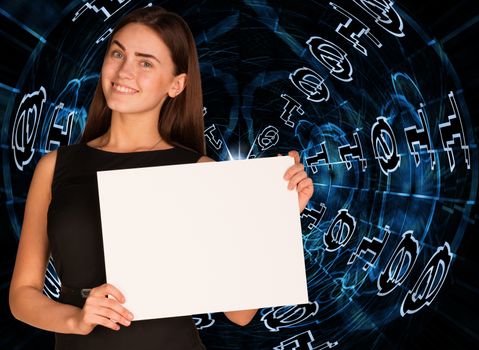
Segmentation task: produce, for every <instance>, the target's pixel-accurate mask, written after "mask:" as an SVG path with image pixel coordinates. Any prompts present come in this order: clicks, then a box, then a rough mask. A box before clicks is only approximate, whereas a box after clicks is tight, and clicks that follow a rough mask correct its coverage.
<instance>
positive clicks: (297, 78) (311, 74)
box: [289, 67, 329, 102]
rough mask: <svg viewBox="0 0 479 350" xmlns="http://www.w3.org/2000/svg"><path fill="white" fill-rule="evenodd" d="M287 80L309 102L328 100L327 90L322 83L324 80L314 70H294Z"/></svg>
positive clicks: (304, 68)
mask: <svg viewBox="0 0 479 350" xmlns="http://www.w3.org/2000/svg"><path fill="white" fill-rule="evenodd" d="M289 80H291V82H292V83H293V84H294V86H296V87H297V88H298V89H299V90H300V91H301V92H302V93H304V94H305V95H306V97H307V99H308V100H309V101H312V102H323V101H327V100H329V89H328V87H327V86H326V84H325V83H324V78H323V77H322V76H320V75H319V74H318V73H316V72H315V71H314V70H312V69H309V68H306V67H303V68H299V69H296V70H295V71H294V72H293V73H291V74H290V75H289Z"/></svg>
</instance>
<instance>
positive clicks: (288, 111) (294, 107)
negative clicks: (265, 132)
mask: <svg viewBox="0 0 479 350" xmlns="http://www.w3.org/2000/svg"><path fill="white" fill-rule="evenodd" d="M281 97H282V98H284V99H285V100H286V101H287V102H286V104H285V105H284V107H283V113H281V115H280V116H279V117H280V119H281V120H283V121H284V123H285V124H286V125H287V126H289V127H290V128H293V127H294V122H292V121H291V115H292V114H293V112H294V111H296V112H298V113H299V114H300V115H303V114H304V111H303V110H302V109H301V103H299V102H298V101H296V100H295V99H294V98H292V97H291V96H288V95H286V94H281ZM290 105H291V106H290Z"/></svg>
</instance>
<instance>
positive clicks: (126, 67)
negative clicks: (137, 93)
mask: <svg viewBox="0 0 479 350" xmlns="http://www.w3.org/2000/svg"><path fill="white" fill-rule="evenodd" d="M118 76H119V77H120V78H124V79H133V78H134V77H135V69H134V67H133V64H132V62H129V61H128V60H125V61H124V62H123V64H122V65H121V66H120V69H119V71H118Z"/></svg>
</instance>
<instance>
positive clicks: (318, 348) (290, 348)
mask: <svg viewBox="0 0 479 350" xmlns="http://www.w3.org/2000/svg"><path fill="white" fill-rule="evenodd" d="M315 342H316V344H314V343H315ZM337 345H338V342H337V341H336V342H329V341H327V342H324V343H321V344H318V342H317V341H316V339H314V337H313V334H312V333H311V331H305V332H303V333H299V334H296V335H295V336H293V337H291V338H288V339H286V340H283V341H282V342H281V343H280V344H279V345H278V346H275V347H274V348H273V350H324V349H332V348H334V347H335V346H337Z"/></svg>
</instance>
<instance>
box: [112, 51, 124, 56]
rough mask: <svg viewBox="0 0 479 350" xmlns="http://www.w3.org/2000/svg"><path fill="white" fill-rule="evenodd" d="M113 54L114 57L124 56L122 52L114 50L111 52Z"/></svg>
mask: <svg viewBox="0 0 479 350" xmlns="http://www.w3.org/2000/svg"><path fill="white" fill-rule="evenodd" d="M111 55H112V57H114V58H123V55H122V53H121V52H119V51H113V52H112V53H111Z"/></svg>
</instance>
